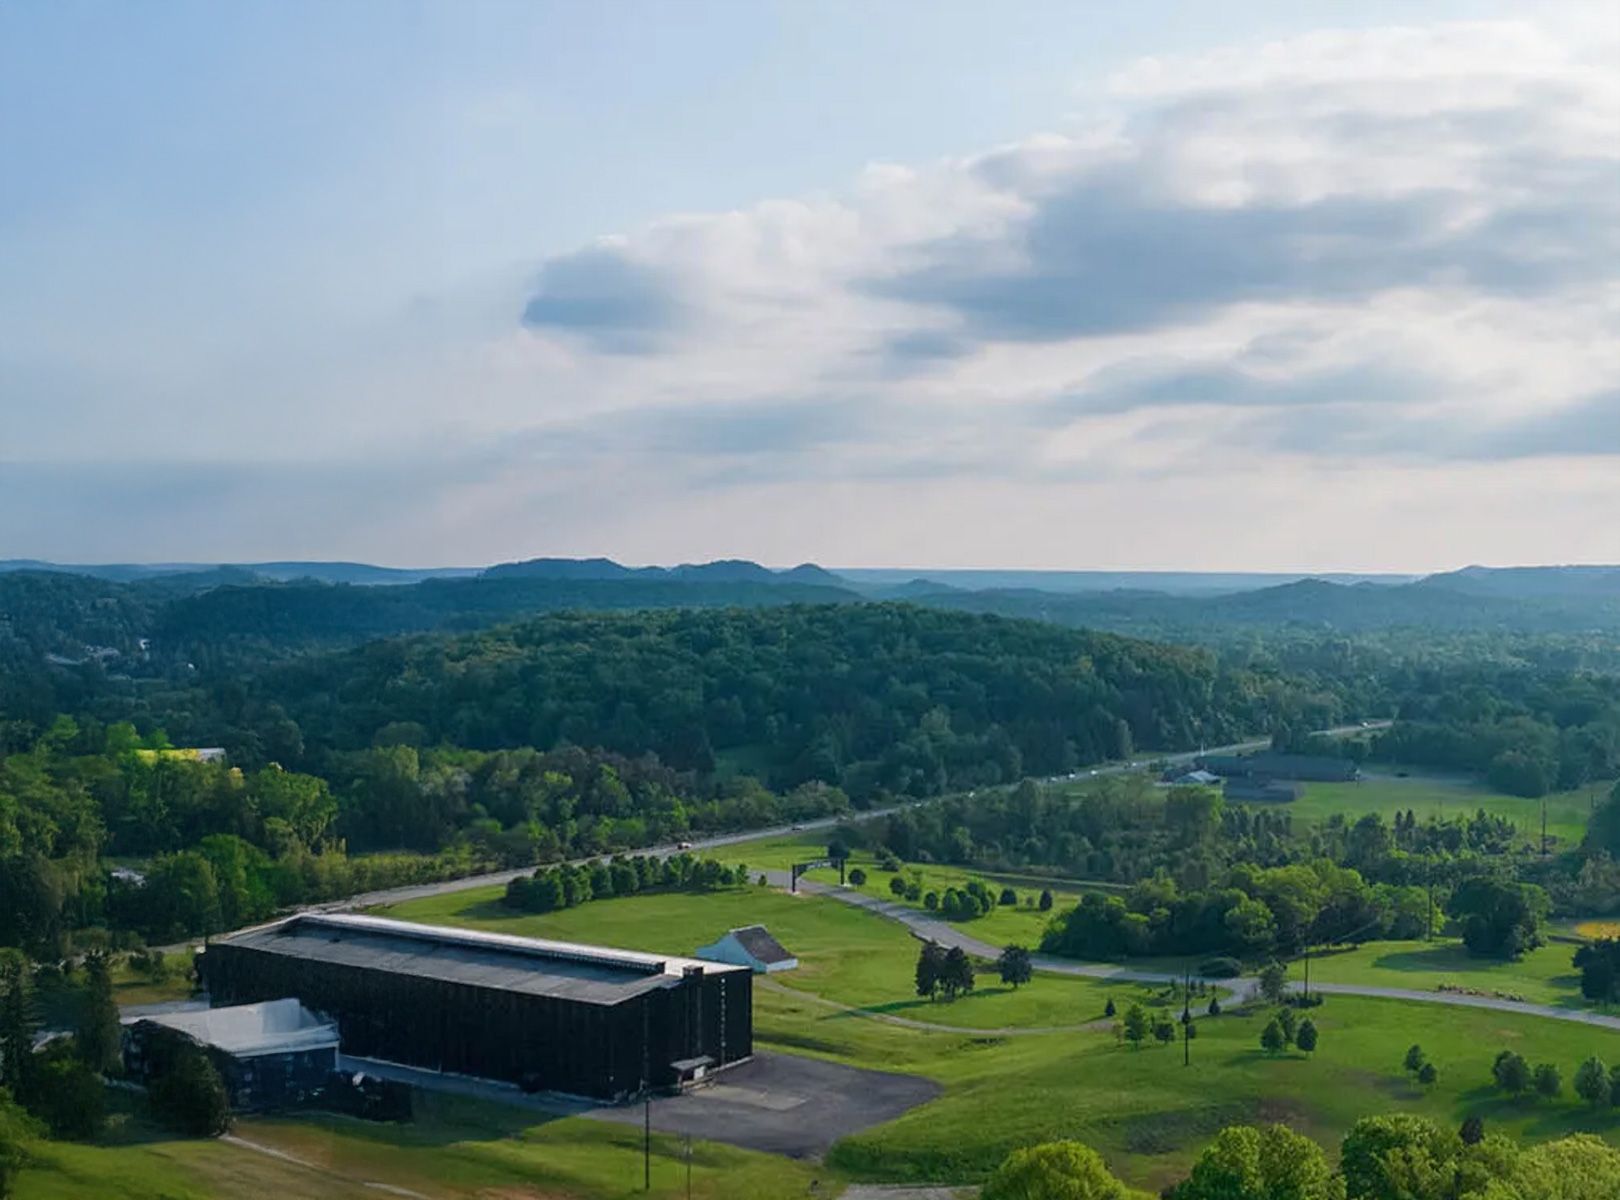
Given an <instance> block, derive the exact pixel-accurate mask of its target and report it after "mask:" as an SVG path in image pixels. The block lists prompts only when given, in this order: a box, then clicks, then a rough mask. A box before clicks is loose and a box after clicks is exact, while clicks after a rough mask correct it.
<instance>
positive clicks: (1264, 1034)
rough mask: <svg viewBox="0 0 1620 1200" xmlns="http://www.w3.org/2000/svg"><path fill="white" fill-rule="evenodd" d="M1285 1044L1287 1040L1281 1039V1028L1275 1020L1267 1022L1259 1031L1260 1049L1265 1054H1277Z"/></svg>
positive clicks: (1274, 1018)
mask: <svg viewBox="0 0 1620 1200" xmlns="http://www.w3.org/2000/svg"><path fill="white" fill-rule="evenodd" d="M1287 1044H1288V1042H1287V1039H1286V1038H1284V1037H1283V1031H1282V1026H1281V1025H1279V1024H1278V1023H1277V1018H1276V1017H1273V1018H1272V1019H1271V1020H1269V1021H1267V1022H1266V1027H1265V1028H1264V1029H1262V1030H1261V1031H1260V1047H1261V1049H1263V1050H1264V1051H1265V1052H1266V1053H1267V1054H1278V1053H1280V1052H1281V1051H1282V1048H1283V1047H1284V1046H1286V1045H1287Z"/></svg>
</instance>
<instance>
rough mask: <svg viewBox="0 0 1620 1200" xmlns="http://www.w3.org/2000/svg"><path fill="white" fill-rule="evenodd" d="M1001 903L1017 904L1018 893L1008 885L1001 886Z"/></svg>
mask: <svg viewBox="0 0 1620 1200" xmlns="http://www.w3.org/2000/svg"><path fill="white" fill-rule="evenodd" d="M1001 903H1002V904H1010V905H1014V906H1016V905H1017V904H1018V893H1017V892H1015V891H1013V890H1012V888H1010V887H1009V888H1002V889H1001Z"/></svg>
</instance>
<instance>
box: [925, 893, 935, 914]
mask: <svg viewBox="0 0 1620 1200" xmlns="http://www.w3.org/2000/svg"><path fill="white" fill-rule="evenodd" d="M923 907H924V908H926V909H927V910H928V911H929V912H933V911H934V910H935V909H937V908H938V907H939V893H938V892H929V893H928V894H927V895H926V896H924V897H923Z"/></svg>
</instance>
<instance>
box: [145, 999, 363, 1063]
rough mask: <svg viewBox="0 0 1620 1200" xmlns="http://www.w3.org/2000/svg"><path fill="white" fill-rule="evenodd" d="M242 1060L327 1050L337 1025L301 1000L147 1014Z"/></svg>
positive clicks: (334, 1039) (333, 1043) (334, 1038)
mask: <svg viewBox="0 0 1620 1200" xmlns="http://www.w3.org/2000/svg"><path fill="white" fill-rule="evenodd" d="M141 1020H142V1021H149V1022H151V1023H152V1024H154V1025H162V1026H163V1027H164V1028H166V1029H173V1030H176V1031H178V1032H180V1033H183V1034H185V1035H186V1036H188V1037H190V1038H193V1039H195V1040H196V1041H199V1042H201V1043H202V1044H203V1045H205V1046H214V1047H216V1048H218V1049H220V1050H223V1051H225V1052H226V1053H227V1054H233V1055H235V1056H236V1057H237V1058H254V1057H257V1056H259V1055H263V1054H291V1053H294V1052H296V1051H300V1050H324V1049H327V1048H328V1047H336V1046H337V1044H338V1030H337V1026H336V1025H334V1024H333V1023H332V1022H330V1021H326V1020H323V1019H322V1018H320V1017H318V1016H316V1015H315V1014H314V1013H312V1012H310V1011H309V1009H307V1008H305V1007H304V1006H303V1005H302V1004H300V1003H298V1001H297V1000H266V1001H263V1002H262V1003H259V1004H238V1005H235V1006H233V1007H231V1008H207V1009H201V1010H196V1011H190V1012H172V1013H160V1014H156V1015H154V1016H149V1017H142V1018H141Z"/></svg>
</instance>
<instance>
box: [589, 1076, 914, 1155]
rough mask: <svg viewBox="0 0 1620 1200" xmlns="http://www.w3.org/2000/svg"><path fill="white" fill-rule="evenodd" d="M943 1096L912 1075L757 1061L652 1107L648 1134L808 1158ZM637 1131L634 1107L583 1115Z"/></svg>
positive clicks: (661, 1098) (661, 1099) (659, 1099)
mask: <svg viewBox="0 0 1620 1200" xmlns="http://www.w3.org/2000/svg"><path fill="white" fill-rule="evenodd" d="M942 1090H943V1089H942V1088H941V1087H940V1085H939V1084H937V1083H935V1082H933V1081H932V1080H930V1079H923V1078H921V1077H920V1076H916V1075H893V1074H890V1073H888V1072H886V1071H865V1070H861V1069H858V1068H856V1067H844V1066H839V1065H838V1064H836V1063H828V1062H822V1061H820V1060H819V1059H814V1058H797V1057H794V1056H792V1055H787V1054H756V1055H755V1056H754V1057H753V1059H752V1060H750V1061H749V1062H746V1063H743V1064H742V1065H741V1066H738V1067H732V1068H730V1069H729V1070H726V1071H723V1072H721V1073H720V1074H719V1075H717V1076H715V1079H714V1082H713V1083H710V1084H708V1085H707V1086H705V1087H701V1088H699V1089H697V1090H695V1091H692V1092H687V1093H685V1094H683V1095H679V1096H659V1097H655V1098H654V1100H653V1102H652V1126H653V1128H654V1129H656V1130H658V1131H659V1132H661V1133H674V1134H686V1135H690V1136H692V1137H694V1138H702V1139H705V1140H708V1141H714V1142H729V1143H730V1144H731V1145H733V1146H743V1147H745V1148H747V1149H750V1150H764V1151H767V1152H769V1153H771V1154H785V1155H788V1156H789V1157H792V1158H809V1157H812V1156H815V1155H819V1154H821V1153H823V1152H824V1151H825V1150H826V1149H827V1147H829V1146H831V1145H832V1144H833V1143H834V1142H836V1141H837V1140H838V1139H839V1138H841V1137H847V1136H849V1135H850V1134H852V1133H859V1132H860V1131H861V1130H863V1129H870V1128H871V1127H872V1126H874V1125H881V1124H882V1123H883V1122H885V1121H892V1120H894V1118H896V1117H898V1116H900V1115H901V1114H902V1113H905V1112H908V1111H910V1110H911V1109H913V1108H916V1107H917V1105H919V1104H925V1103H927V1102H928V1101H929V1100H932V1099H933V1098H934V1097H936V1096H938V1095H939V1094H940V1092H941V1091H942ZM587 1115H589V1116H592V1117H596V1118H598V1119H600V1120H604V1121H618V1122H621V1123H623V1124H627V1125H639V1124H640V1123H641V1120H642V1110H641V1105H639V1104H630V1105H625V1106H624V1107H622V1108H600V1109H595V1110H593V1111H591V1112H590V1113H589V1114H587Z"/></svg>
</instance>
